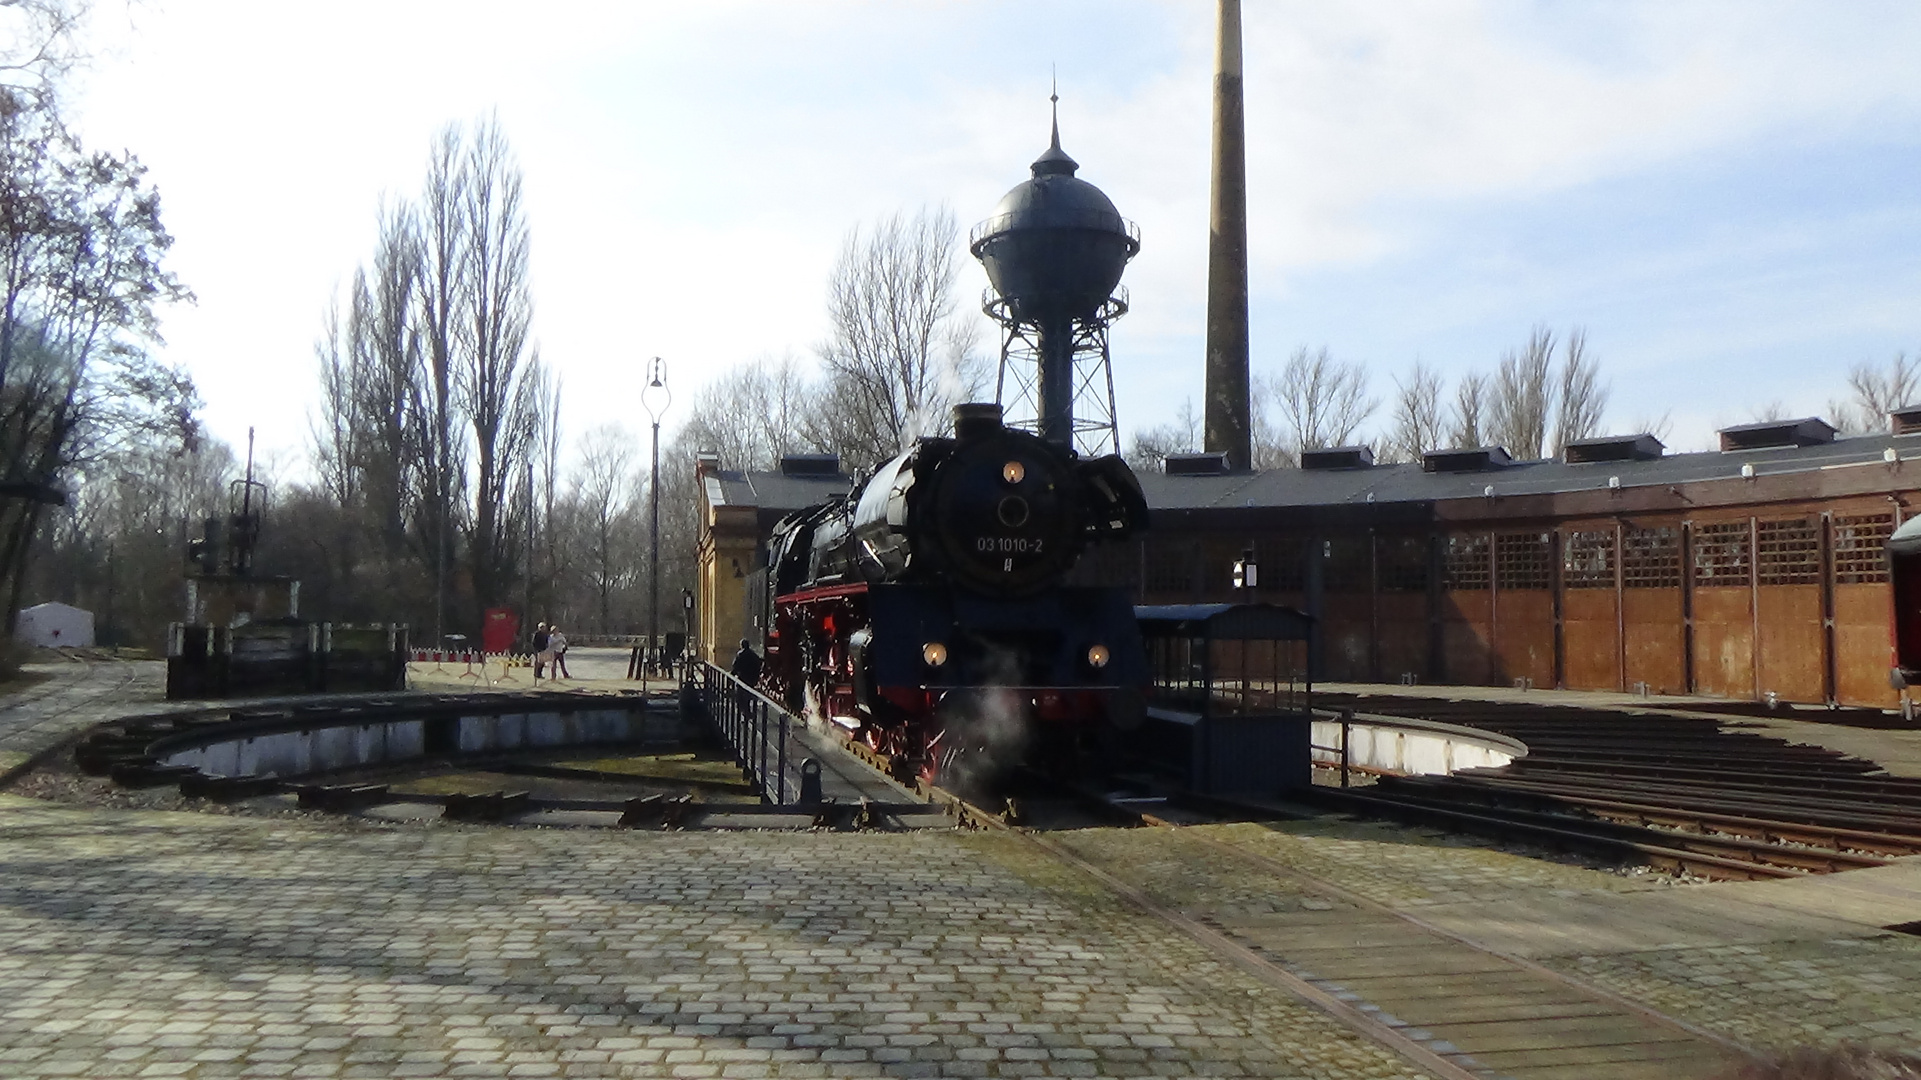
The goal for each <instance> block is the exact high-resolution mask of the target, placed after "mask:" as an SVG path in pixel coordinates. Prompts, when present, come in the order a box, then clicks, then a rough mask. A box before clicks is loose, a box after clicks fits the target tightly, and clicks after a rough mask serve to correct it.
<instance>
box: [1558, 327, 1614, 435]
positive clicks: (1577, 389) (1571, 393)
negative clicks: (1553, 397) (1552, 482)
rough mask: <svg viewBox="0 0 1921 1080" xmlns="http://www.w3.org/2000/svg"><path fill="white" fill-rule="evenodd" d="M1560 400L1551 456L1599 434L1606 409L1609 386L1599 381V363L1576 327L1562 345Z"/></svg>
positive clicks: (1583, 332) (1583, 334) (1583, 335)
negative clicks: (1576, 442)
mask: <svg viewBox="0 0 1921 1080" xmlns="http://www.w3.org/2000/svg"><path fill="white" fill-rule="evenodd" d="M1559 397H1560V400H1559V403H1558V405H1557V407H1556V409H1555V413H1554V456H1555V457H1560V456H1561V455H1562V454H1563V453H1564V452H1565V451H1566V450H1567V444H1568V443H1571V442H1574V441H1576V440H1578V439H1587V438H1592V437H1593V436H1595V435H1599V434H1600V433H1601V415H1602V413H1604V412H1606V411H1607V401H1608V388H1607V387H1606V386H1605V385H1603V384H1602V382H1601V363H1600V361H1599V360H1598V359H1596V358H1595V357H1594V356H1593V355H1592V354H1591V353H1589V352H1588V348H1587V331H1586V330H1584V329H1582V328H1581V327H1578V326H1577V327H1575V328H1574V329H1572V330H1570V331H1568V335H1567V341H1566V342H1565V343H1564V344H1563V345H1562V346H1561V378H1560V394H1559Z"/></svg>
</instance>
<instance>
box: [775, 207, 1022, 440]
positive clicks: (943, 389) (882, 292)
mask: <svg viewBox="0 0 1921 1080" xmlns="http://www.w3.org/2000/svg"><path fill="white" fill-rule="evenodd" d="M959 235H960V234H959V230H958V229H957V227H956V226H955V224H954V215H953V214H952V212H950V211H949V210H947V209H946V208H944V207H943V208H941V209H937V210H930V209H922V210H920V211H919V212H917V213H916V214H915V215H914V216H913V217H911V218H907V217H903V216H901V215H899V214H896V215H894V216H893V217H890V218H887V219H886V220H884V221H882V222H881V223H880V224H878V225H876V226H875V227H874V228H873V229H872V231H864V230H862V229H860V228H855V229H854V230H853V231H852V232H850V233H849V234H848V236H847V241H846V243H845V244H844V245H843V246H842V248H841V254H840V259H839V261H838V262H836V263H835V265H834V271H833V274H832V276H831V277H830V278H829V279H828V296H827V314H828V321H829V323H830V325H831V327H832V330H831V334H830V337H829V338H828V340H827V342H826V343H825V344H823V345H822V346H821V347H820V355H821V360H822V362H823V364H824V366H825V367H826V369H827V380H826V381H827V383H828V387H829V392H828V394H827V395H826V397H825V398H824V399H823V400H822V406H823V408H822V410H821V411H819V412H817V413H816V415H815V419H816V421H817V422H816V424H815V426H814V428H813V432H814V435H813V438H814V441H815V442H816V443H821V444H826V445H830V446H832V447H834V448H835V449H838V450H840V452H841V455H842V457H843V458H845V459H847V460H849V461H851V462H852V463H853V464H855V465H857V466H862V467H864V466H868V465H872V464H875V463H878V462H880V461H883V460H885V459H887V458H889V457H891V456H893V455H894V454H895V453H898V452H899V451H900V449H901V448H902V447H903V446H905V445H906V444H907V443H909V442H911V441H913V440H914V439H915V438H917V437H919V436H921V435H925V434H935V433H938V432H939V431H940V430H941V429H942V428H944V427H945V425H946V423H947V414H948V410H949V409H951V408H952V407H953V406H954V405H956V404H959V403H960V402H962V401H965V400H968V399H969V398H971V397H973V396H975V395H976V394H977V392H978V390H979V389H980V387H981V386H982V384H983V381H984V380H983V373H984V368H985V365H984V363H983V362H982V360H981V359H980V357H979V355H978V353H977V351H976V341H977V331H976V327H977V326H978V323H976V322H975V321H973V320H971V319H968V318H965V317H963V316H961V315H960V314H959V313H957V312H956V310H955V303H954V277H955V273H956V264H957V252H958V250H959Z"/></svg>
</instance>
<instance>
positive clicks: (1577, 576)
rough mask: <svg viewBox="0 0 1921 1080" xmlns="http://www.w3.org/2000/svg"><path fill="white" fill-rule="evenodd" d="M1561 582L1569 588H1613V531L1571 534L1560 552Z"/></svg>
mask: <svg viewBox="0 0 1921 1080" xmlns="http://www.w3.org/2000/svg"><path fill="white" fill-rule="evenodd" d="M1561 581H1562V582H1563V583H1564V584H1565V585H1566V586H1567V587H1568V588H1570V589H1612V588H1614V530H1612V529H1607V530H1591V531H1581V532H1571V533H1569V534H1568V535H1567V540H1566V542H1565V546H1564V547H1563V548H1562V549H1561Z"/></svg>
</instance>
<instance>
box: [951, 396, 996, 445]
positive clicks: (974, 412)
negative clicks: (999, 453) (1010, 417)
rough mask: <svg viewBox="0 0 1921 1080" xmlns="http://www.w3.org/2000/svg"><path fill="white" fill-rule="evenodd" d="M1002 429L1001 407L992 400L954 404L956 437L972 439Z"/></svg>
mask: <svg viewBox="0 0 1921 1080" xmlns="http://www.w3.org/2000/svg"><path fill="white" fill-rule="evenodd" d="M1000 429H1001V407H1000V406H999V405H996V404H994V403H993V402H991V401H970V402H968V403H967V404H965V405H956V406H954V437H955V438H956V439H972V438H976V437H978V436H981V435H992V434H993V433H994V432H996V431H999V430H1000Z"/></svg>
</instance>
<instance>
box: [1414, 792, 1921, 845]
mask: <svg viewBox="0 0 1921 1080" xmlns="http://www.w3.org/2000/svg"><path fill="white" fill-rule="evenodd" d="M1409 787H1414V788H1416V789H1417V790H1420V789H1425V790H1427V791H1430V792H1434V793H1437V794H1438V795H1440V796H1442V797H1443V798H1444V797H1445V796H1446V795H1447V794H1448V793H1449V792H1450V791H1451V790H1452V791H1459V790H1460V789H1459V788H1450V787H1448V786H1442V785H1408V784H1402V783H1398V782H1397V783H1394V784H1392V785H1391V786H1390V785H1382V788H1383V789H1385V790H1387V791H1388V792H1389V793H1390V794H1391V795H1401V794H1402V793H1403V792H1404V790H1405V789H1406V788H1409ZM1377 790H1379V789H1377ZM1470 790H1471V791H1472V793H1473V794H1476V795H1480V796H1484V798H1482V799H1481V800H1479V801H1480V803H1481V805H1486V806H1490V807H1492V808H1495V809H1507V807H1505V806H1504V805H1503V804H1502V803H1501V802H1500V801H1499V796H1501V795H1509V796H1510V797H1513V798H1517V799H1525V800H1526V801H1528V802H1530V803H1532V804H1535V805H1533V806H1531V807H1529V808H1527V809H1528V810H1531V811H1533V812H1538V813H1541V814H1543V815H1546V816H1548V817H1556V816H1560V815H1557V814H1556V813H1555V811H1554V807H1556V806H1569V807H1579V808H1581V809H1583V810H1586V811H1588V812H1589V813H1592V814H1595V815H1596V816H1598V817H1601V818H1605V819H1607V820H1609V821H1616V822H1621V823H1624V824H1627V825H1630V826H1637V827H1638V826H1641V825H1661V826H1665V827H1668V828H1673V829H1689V828H1692V829H1693V830H1695V831H1697V832H1701V833H1706V832H1710V831H1712V832H1720V833H1728V834H1730V835H1734V836H1745V837H1750V838H1754V839H1758V840H1760V841H1762V842H1763V843H1768V844H1776V845H1778V844H1781V843H1792V844H1799V845H1806V846H1808V847H1816V848H1821V849H1823V850H1830V849H1831V850H1833V851H1836V852H1846V851H1870V852H1874V853H1875V854H1877V855H1893V856H1902V855H1913V854H1915V853H1917V852H1921V837H1902V836H1894V835H1890V834H1887V833H1875V832H1861V831H1857V830H1854V829H1838V828H1832V827H1828V826H1822V825H1808V824H1803V823H1798V822H1789V821H1770V820H1768V819H1765V818H1752V817H1742V816H1738V815H1732V814H1717V813H1708V812H1702V811H1695V810H1689V809H1685V808H1679V807H1674V806H1661V805H1656V804H1653V803H1636V802H1630V801H1624V800H1620V799H1609V798H1598V797H1594V796H1586V795H1558V796H1549V795H1539V794H1534V793H1531V792H1519V791H1513V790H1511V789H1502V788H1478V787H1477V788H1472V789H1470ZM1416 797H1418V796H1416ZM1429 801H1437V800H1429ZM1543 803H1546V804H1550V805H1549V806H1548V807H1547V808H1543V807H1542V806H1541V805H1540V804H1543ZM1574 820H1577V821H1578V820H1580V819H1579V818H1574Z"/></svg>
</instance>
